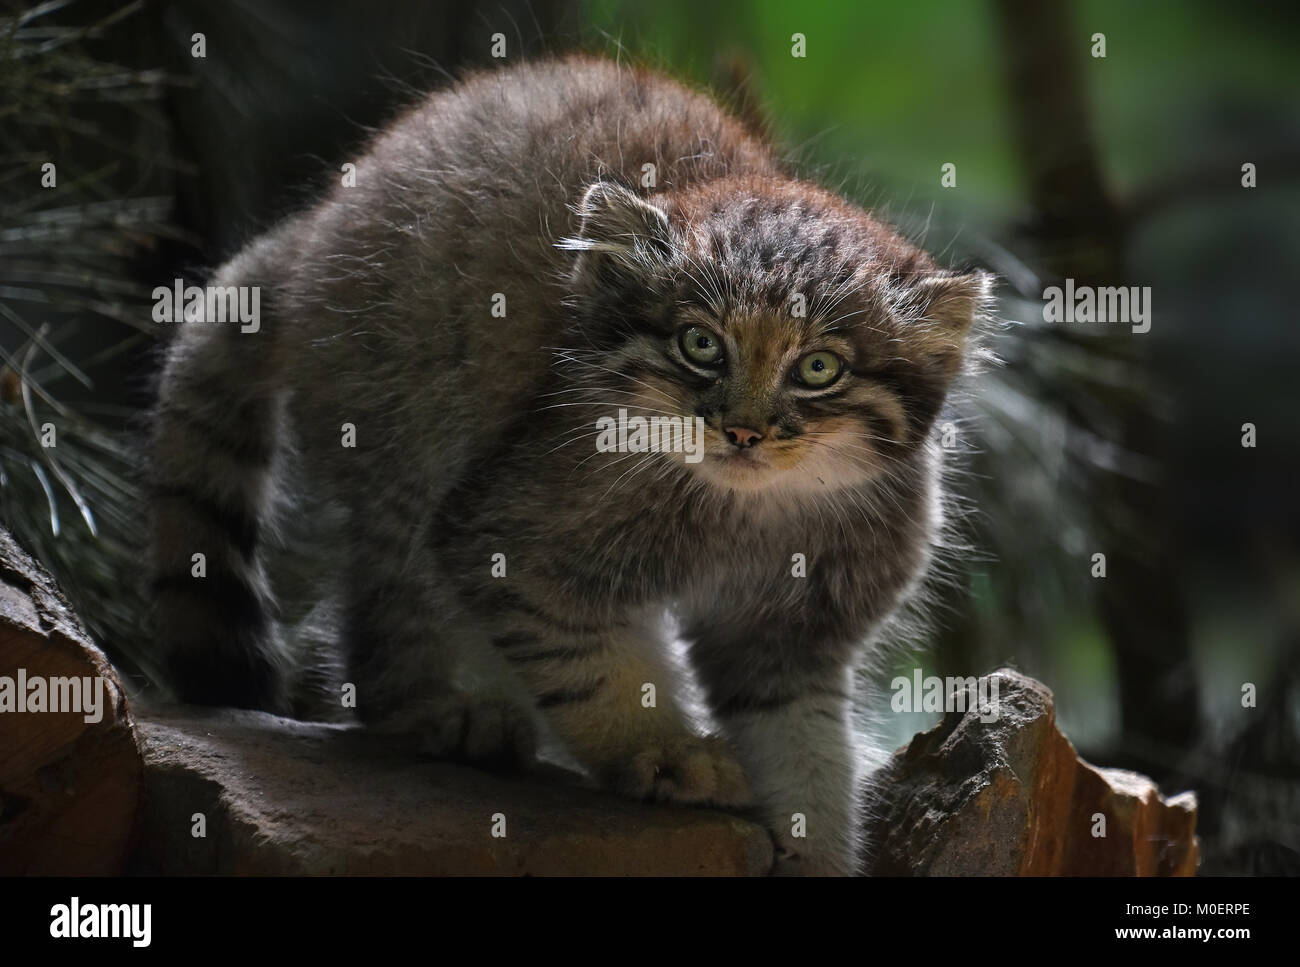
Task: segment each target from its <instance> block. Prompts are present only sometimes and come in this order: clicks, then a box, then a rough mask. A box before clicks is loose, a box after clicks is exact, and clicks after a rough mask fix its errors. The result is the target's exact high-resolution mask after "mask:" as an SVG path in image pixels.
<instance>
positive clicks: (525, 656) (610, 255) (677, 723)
mask: <svg viewBox="0 0 1300 967" xmlns="http://www.w3.org/2000/svg"><path fill="white" fill-rule="evenodd" d="M647 163H649V164H653V165H654V166H655V169H654V170H655V174H656V178H655V187H654V188H652V189H646V188H642V187H640V185H641V181H642V176H643V172H644V171H645V169H644V168H643V165H645V164H647ZM633 186H636V187H633ZM213 284H219V285H260V286H262V287H263V289H262V305H263V307H264V310H263V318H262V321H261V325H260V328H259V330H258V331H257V332H249V333H245V332H241V331H240V330H239V328H238V327H237V326H234V325H222V324H220V323H185V324H181V326H180V331H179V333H178V335H177V338H176V340H175V342H174V344H173V346H172V348H171V349H170V352H169V357H168V359H167V361H166V365H165V369H164V373H163V376H162V386H161V394H160V404H159V409H158V414H157V424H156V431H155V432H156V446H155V458H154V459H155V463H154V474H155V482H156V488H157V499H156V528H155V534H154V544H153V549H154V550H153V553H154V562H153V565H154V586H155V589H156V606H157V622H158V628H157V634H158V641H159V647H160V648H161V649H162V654H163V655H164V657H165V658H166V661H167V664H168V667H169V668H170V669H171V673H172V679H173V683H174V685H175V687H176V690H177V691H178V693H179V695H180V696H181V697H183V698H185V699H189V700H193V701H197V702H205V703H218V704H233V705H239V706H246V707H255V708H266V709H272V710H276V711H281V712H288V711H290V710H291V709H292V708H293V704H292V701H293V693H294V689H295V683H296V682H297V681H298V680H299V676H301V674H302V673H303V668H302V662H301V660H300V659H299V658H298V657H297V656H295V654H294V653H293V649H291V648H290V647H289V645H288V644H287V643H286V638H285V635H284V633H283V632H282V630H281V629H282V626H283V622H282V621H280V620H278V619H279V618H280V617H282V612H283V611H284V610H285V609H287V608H289V607H290V604H289V602H288V601H287V599H286V596H285V595H284V594H283V593H280V591H279V588H278V579H277V577H276V575H275V574H274V573H272V571H273V569H272V567H271V563H270V562H271V561H272V560H273V555H272V552H273V551H275V549H276V548H277V546H283V545H285V544H286V543H291V544H292V543H294V542H289V541H287V540H286V539H285V537H284V536H283V535H284V534H285V533H288V531H287V530H286V528H287V526H288V525H287V524H286V522H287V521H296V522H297V524H296V526H301V524H302V519H303V518H309V520H308V521H307V523H308V524H309V525H311V524H314V523H316V522H317V521H322V520H324V518H325V517H329V518H330V520H331V521H333V523H332V524H331V526H330V527H328V528H327V527H325V526H324V524H321V525H320V527H319V531H320V533H319V534H318V535H317V540H316V542H315V543H314V544H312V545H311V546H313V547H315V548H318V550H313V551H312V554H313V555H314V556H315V557H317V558H318V559H319V562H321V563H324V564H327V565H329V567H330V568H331V569H332V572H333V577H332V578H331V584H330V585H329V586H330V587H333V588H337V589H339V590H338V593H339V594H340V595H341V600H340V603H339V618H338V622H337V623H338V625H339V635H340V640H341V646H342V649H343V658H342V666H341V667H340V668H338V669H334V668H332V667H330V666H324V670H322V667H323V666H320V665H315V666H314V667H313V668H311V669H308V671H309V672H310V673H311V674H312V675H314V676H315V679H316V680H317V681H318V683H319V684H320V685H321V687H323V688H325V689H326V690H327V691H330V690H332V691H333V693H334V694H336V695H337V694H338V692H339V690H340V689H341V688H342V686H343V683H344V682H347V683H351V684H353V685H354V686H355V689H356V702H357V705H356V712H357V714H358V716H359V717H360V718H361V720H362V721H364V722H365V723H367V724H368V725H369V726H370V727H371V728H373V729H375V730H377V731H380V732H381V733H387V734H391V735H392V736H393V737H394V739H395V740H397V739H399V738H400V739H401V740H402V741H415V742H417V743H418V744H419V745H420V747H421V748H423V749H424V750H425V751H427V752H430V753H432V754H436V755H455V756H461V757H466V758H470V759H475V760H487V761H496V762H525V763H526V762H528V761H530V760H531V758H532V756H533V754H534V748H535V743H536V741H537V736H538V735H539V729H542V730H544V731H549V732H551V733H553V734H554V735H556V736H558V737H559V738H560V739H561V740H562V741H563V743H564V744H565V746H566V747H567V749H568V750H569V751H570V752H571V753H572V754H573V756H574V757H575V758H576V759H577V760H578V761H579V762H581V763H582V764H583V765H584V766H585V767H586V768H587V769H588V770H589V771H590V772H591V773H592V774H593V775H594V776H595V777H597V778H599V779H600V780H602V781H603V782H605V783H606V784H607V785H608V786H609V787H611V788H613V789H615V790H617V791H619V792H621V793H623V794H625V795H628V796H633V797H636V798H639V799H647V800H655V801H665V802H676V803H705V804H712V805H717V806H722V807H730V808H736V809H751V810H753V811H754V812H755V814H756V815H758V816H760V817H761V818H762V819H763V820H764V821H765V822H766V823H767V825H768V827H769V828H770V829H771V830H772V833H773V835H774V837H775V839H776V842H777V844H778V847H779V856H780V857H781V868H782V869H784V870H788V871H791V872H800V873H848V872H851V871H853V870H854V869H855V868H856V866H855V863H856V856H857V854H858V852H859V850H860V848H861V844H860V843H859V842H858V834H857V830H858V827H859V818H858V815H857V807H856V806H855V795H854V790H855V788H856V784H857V781H858V779H859V778H860V777H859V776H858V771H859V769H858V761H859V756H858V752H857V749H856V746H855V743H856V741H857V740H856V739H855V737H854V735H853V730H852V728H851V727H850V717H849V713H850V707H851V688H852V681H853V676H852V674H851V671H852V668H853V666H854V663H855V661H856V660H857V659H858V658H860V657H861V656H862V654H863V652H864V649H866V648H867V647H868V643H869V642H870V641H871V639H872V637H873V635H875V634H876V633H877V631H878V630H879V628H880V627H881V625H882V623H883V622H885V621H886V620H887V619H888V618H889V616H890V615H891V614H892V613H894V612H895V610H896V609H897V608H898V607H899V606H900V604H901V603H902V602H904V601H905V600H906V599H907V598H908V596H909V595H910V594H911V593H912V592H913V591H914V589H915V588H916V587H917V586H918V583H919V582H920V581H921V579H922V576H923V575H924V573H925V571H926V569H927V565H928V562H929V560H930V557H931V553H932V548H933V546H934V544H935V541H936V539H937V535H938V533H939V529H940V524H941V521H940V517H941V512H940V505H941V489H940V487H939V484H938V476H937V473H938V457H937V453H938V451H937V450H936V448H935V446H934V444H933V442H932V441H931V436H932V430H933V427H934V421H935V417H936V414H937V413H938V411H939V409H940V407H941V405H942V404H943V401H944V398H945V395H946V394H947V392H948V388H949V386H950V384H951V382H952V381H953V379H954V378H955V377H956V376H957V375H958V374H959V373H960V371H961V370H962V368H963V365H964V360H965V359H967V358H968V357H969V355H970V354H969V346H968V343H969V339H970V336H969V330H970V327H971V325H972V321H973V320H975V319H977V318H978V317H979V316H980V314H981V313H982V312H983V310H984V306H985V303H986V300H987V298H988V282H987V279H986V278H985V277H984V276H982V275H979V274H972V275H954V274H951V273H948V272H945V271H942V270H941V269H939V268H938V267H937V266H936V265H935V263H934V262H933V261H932V260H931V259H930V258H929V257H928V256H927V255H926V254H925V253H924V252H922V251H920V250H919V249H917V248H915V247H914V246H912V245H910V244H908V243H907V242H906V241H904V240H903V239H902V238H900V237H899V236H897V235H896V234H894V233H893V232H892V231H891V230H889V229H888V228H886V227H885V226H883V225H882V224H880V223H879V222H877V221H876V220H874V219H873V218H872V217H871V216H869V215H868V214H867V213H865V212H863V211H862V210H860V209H858V208H856V207H854V206H851V205H850V204H848V203H847V202H845V201H843V200H842V199H840V198H838V197H836V196H835V195H833V194H831V193H828V192H826V191H823V190H821V189H820V188H817V187H815V186H813V185H811V184H808V183H805V182H801V181H798V180H795V179H793V178H792V177H790V176H789V175H788V174H786V173H785V172H784V171H783V170H782V169H781V166H780V165H778V164H777V163H776V162H775V161H774V160H773V159H772V156H771V154H770V151H769V149H768V147H767V146H766V145H765V144H764V143H763V142H762V141H760V140H759V139H758V138H757V137H756V136H754V135H752V134H751V133H750V132H749V131H748V130H747V129H746V128H744V127H743V126H742V125H741V124H740V123H739V122H737V121H735V120H733V119H731V118H730V117H729V116H727V115H726V114H725V113H724V112H723V111H721V110H720V109H719V108H718V107H717V106H716V105H715V104H714V103H713V102H712V101H711V100H709V99H708V98H707V97H705V96H703V95H701V94H698V93H695V92H692V91H689V90H687V89H686V88H683V87H681V86H679V85H678V84H676V83H674V82H672V81H670V80H667V79H665V78H663V77H661V76H658V75H656V74H654V73H652V72H649V71H646V70H642V69H638V68H634V67H628V66H626V65H616V64H614V63H611V62H607V61H603V60H597V59H588V58H568V59H563V60H558V61H547V62H541V63H533V64H526V65H522V66H515V67H511V68H507V69H503V70H500V71H495V72H487V73H481V74H477V75H474V76H472V77H470V78H468V79H467V80H465V81H463V82H462V83H460V84H459V85H457V86H456V87H454V88H452V89H451V90H448V91H445V92H442V93H438V94H435V95H433V96H431V97H429V98H428V99H427V100H425V101H424V102H423V103H421V104H418V105H416V106H415V107H413V108H412V109H411V110H409V111H408V112H407V113H406V114H405V115H403V116H402V117H401V118H399V119H398V120H397V121H396V122H395V123H394V124H392V125H391V126H389V127H388V128H387V129H385V130H384V131H382V132H380V133H379V134H378V135H377V136H376V137H375V138H374V139H373V141H372V143H371V144H370V145H369V147H368V149H367V151H366V153H365V154H364V155H363V156H362V157H361V158H360V159H359V160H358V161H357V180H356V185H355V187H350V188H349V187H342V186H337V187H335V188H334V189H333V190H332V192H331V193H330V194H329V195H328V197H327V198H326V199H325V200H324V201H323V202H322V203H320V204H319V205H317V206H316V207H314V208H312V209H310V210H308V211H306V212H305V213H303V214H300V215H298V216H296V217H294V218H292V219H290V220H288V221H286V222H285V223H283V224H282V225H281V226H280V227H279V228H277V229H275V230H274V231H272V232H271V233H269V234H267V235H265V236H263V237H262V238H261V239H259V240H257V241H255V242H253V243H252V244H251V245H249V246H248V248H247V249H246V250H245V251H243V252H242V253H240V254H239V255H238V256H237V257H236V258H234V259H233V260H232V261H231V262H229V263H228V264H227V265H225V266H224V267H222V268H221V269H220V270H219V271H218V273H217V275H216V278H215V279H214V280H213ZM496 294H500V295H503V296H504V298H505V303H504V304H505V315H504V317H500V316H494V315H493V314H492V311H491V310H492V306H493V305H494V296H495V295H496ZM796 296H797V297H796ZM498 302H499V300H498ZM692 327H694V328H692ZM688 330H689V332H690V333H691V335H690V336H686V335H684V334H685V333H687V331H688ZM701 332H704V333H706V334H707V335H706V336H705V337H704V342H706V343H710V344H711V345H712V346H713V347H714V348H716V349H717V350H718V354H717V358H716V359H713V360H711V361H709V362H703V363H702V362H701V361H700V360H699V359H697V358H694V357H692V356H691V355H690V354H689V353H688V350H689V349H691V348H692V347H693V348H694V350H695V351H696V352H697V354H699V353H700V352H701V350H700V346H701V345H702V344H701V343H700V335H699V334H700V333H701ZM692 340H694V342H692ZM813 352H823V353H830V354H832V355H833V357H834V359H835V360H837V361H838V364H839V365H841V366H842V369H841V370H840V375H839V376H838V378H837V379H836V380H835V381H834V382H833V383H832V384H830V385H828V386H825V387H818V386H811V385H808V384H806V383H804V382H800V381H799V379H798V374H799V373H800V371H801V370H800V366H801V365H802V363H801V361H802V360H804V359H805V357H807V356H808V354H809V353H813ZM704 355H707V353H704ZM826 358H827V357H825V356H823V357H822V359H823V360H826ZM620 409H623V410H626V411H627V412H628V413H630V414H633V415H637V414H639V415H644V416H652V415H655V414H661V415H676V416H685V417H690V418H693V417H697V416H698V417H699V418H701V419H702V420H703V421H704V426H705V446H704V457H703V459H702V460H701V461H700V462H698V463H696V462H691V461H689V460H687V459H686V457H685V455H684V454H681V453H656V452H650V453H629V452H602V451H601V450H600V449H598V448H597V446H596V441H597V429H596V421H597V419H598V418H600V417H602V416H609V417H615V416H616V415H617V414H618V411H619V410H620ZM345 425H349V426H351V427H353V428H354V432H355V440H354V443H355V445H354V446H345V445H344V435H345V432H346V430H345ZM320 508H328V510H329V513H328V514H325V513H323V512H321V511H320V510H319V509H320ZM295 546H296V545H295ZM302 546H304V547H305V546H307V545H306V544H304V545H302ZM288 550H290V551H292V550H294V547H293V546H291V547H289V548H288ZM196 553H202V554H204V555H205V559H206V564H207V568H206V575H205V576H203V577H194V576H193V563H192V562H193V555H194V554H196ZM277 553H278V552H277ZM800 558H802V561H803V564H802V565H801V564H800V563H799V561H800ZM666 617H667V619H668V620H671V621H672V622H674V623H675V626H676V627H677V628H678V629H679V632H680V636H681V639H682V640H683V641H684V642H685V645H686V648H687V652H688V656H689V669H688V670H687V671H686V672H685V674H687V675H689V676H694V678H695V680H696V681H695V685H696V686H697V688H698V690H699V692H700V693H701V694H702V695H703V696H704V699H705V701H706V704H707V713H708V715H709V716H710V718H711V729H710V731H708V732H707V733H706V732H697V731H696V730H694V729H693V728H692V726H691V722H692V716H693V715H694V714H695V713H696V712H697V711H698V710H696V709H694V708H693V707H691V705H690V703H689V702H688V701H687V699H686V696H687V694H688V691H687V683H686V682H684V681H682V680H681V678H680V676H681V675H682V674H683V672H682V669H680V668H677V667H676V666H675V665H674V663H673V662H672V661H670V660H669V658H668V656H667V652H666V642H665V632H664V627H665V619H666ZM331 679H333V682H332V684H331Z"/></svg>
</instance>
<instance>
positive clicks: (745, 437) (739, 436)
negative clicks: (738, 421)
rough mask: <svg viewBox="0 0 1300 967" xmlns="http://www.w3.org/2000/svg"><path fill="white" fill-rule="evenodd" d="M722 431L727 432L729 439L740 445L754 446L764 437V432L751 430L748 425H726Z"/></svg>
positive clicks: (742, 447) (741, 446)
mask: <svg viewBox="0 0 1300 967" xmlns="http://www.w3.org/2000/svg"><path fill="white" fill-rule="evenodd" d="M722 432H724V433H725V434H727V439H728V440H730V441H731V442H732V443H734V444H735V445H736V446H738V447H740V448H741V449H742V450H743V449H744V448H745V447H752V446H753V445H754V444H755V443H757V442H758V441H759V440H761V439H763V434H761V433H759V432H758V431H757V430H751V429H750V428H749V427H747V426H724V427H723V428H722Z"/></svg>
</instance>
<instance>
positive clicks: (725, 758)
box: [604, 734, 753, 809]
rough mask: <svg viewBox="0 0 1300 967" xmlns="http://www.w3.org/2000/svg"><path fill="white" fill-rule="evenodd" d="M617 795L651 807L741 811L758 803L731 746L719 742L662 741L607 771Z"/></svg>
mask: <svg viewBox="0 0 1300 967" xmlns="http://www.w3.org/2000/svg"><path fill="white" fill-rule="evenodd" d="M604 778H605V781H606V783H607V784H608V785H609V786H610V788H612V789H613V790H614V791H615V792H618V793H621V794H622V795H624V796H629V797H631V798H633V799H641V800H647V801H650V802H672V803H680V804H683V805H708V806H721V807H723V808H727V809H741V808H744V807H746V806H749V805H750V804H751V803H752V801H753V795H752V793H751V792H750V788H749V781H748V780H747V779H746V778H745V771H744V769H742V768H741V767H740V763H739V762H738V761H736V757H735V755H734V754H733V753H732V751H731V749H730V748H729V747H728V746H727V744H726V742H724V741H723V740H722V739H720V738H717V737H714V736H700V735H689V734H686V735H673V736H666V737H664V738H661V739H658V740H656V741H655V742H653V743H651V744H649V745H647V746H645V747H644V748H642V749H641V750H640V751H638V752H637V753H636V754H635V755H634V756H632V758H631V759H629V760H627V761H625V762H623V763H620V764H619V765H617V766H615V767H613V768H611V769H607V770H605V773H604Z"/></svg>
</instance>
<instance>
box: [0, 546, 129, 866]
mask: <svg viewBox="0 0 1300 967" xmlns="http://www.w3.org/2000/svg"><path fill="white" fill-rule="evenodd" d="M142 762H143V760H142V758H141V755H140V748H139V745H138V743H137V739H136V733H135V727H134V724H133V723H132V721H131V715H130V712H129V710H128V708H127V704H126V696H125V693H124V691H123V689H122V685H121V682H120V681H119V680H118V678H117V675H116V674H115V673H114V671H113V668H112V666H111V665H109V663H108V660H107V659H106V658H105V657H104V653H103V652H101V651H100V650H99V649H98V648H97V647H96V646H95V644H94V642H92V641H91V640H90V638H89V636H87V634H86V632H85V630H84V629H83V628H82V626H81V623H80V622H79V621H78V620H77V618H76V616H75V615H74V614H73V612H72V609H71V608H70V607H69V606H68V603H67V601H66V600H64V598H63V596H62V595H61V594H60V593H59V591H58V590H57V589H56V588H55V586H54V582H53V580H52V579H51V578H50V576H49V574H47V573H46V572H45V570H44V569H43V568H42V567H41V566H40V565H39V564H37V563H36V562H35V561H33V560H32V559H31V558H30V557H29V556H28V555H27V554H26V553H24V552H23V550H22V549H21V548H20V547H19V546H18V545H17V543H15V541H14V540H13V538H12V537H11V536H10V535H9V534H7V533H5V532H4V531H3V530H0V874H23V873H26V874H42V875H59V874H69V875H100V874H113V873H118V872H121V871H122V869H123V868H124V865H125V861H126V856H127V851H128V849H129V848H130V845H131V838H132V832H133V827H134V824H135V820H136V816H137V812H138V807H139V805H140V794H141V789H142V782H143V766H142Z"/></svg>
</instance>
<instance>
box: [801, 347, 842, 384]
mask: <svg viewBox="0 0 1300 967" xmlns="http://www.w3.org/2000/svg"><path fill="white" fill-rule="evenodd" d="M842 368H843V363H841V362H840V358H839V357H838V356H836V355H835V354H834V353H809V354H808V355H807V356H805V357H804V358H803V359H801V360H799V366H798V368H797V369H796V372H797V374H798V378H799V382H801V383H803V384H804V385H805V386H812V387H815V388H819V387H822V386H830V385H831V383H833V382H835V381H836V380H837V379H839V376H840V370H841V369H842Z"/></svg>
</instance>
